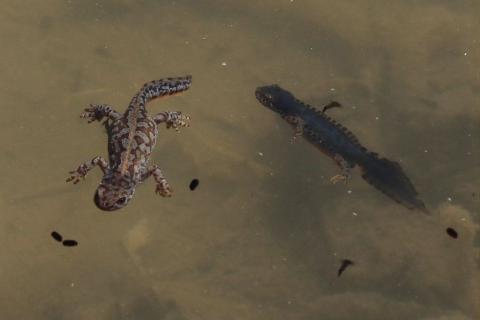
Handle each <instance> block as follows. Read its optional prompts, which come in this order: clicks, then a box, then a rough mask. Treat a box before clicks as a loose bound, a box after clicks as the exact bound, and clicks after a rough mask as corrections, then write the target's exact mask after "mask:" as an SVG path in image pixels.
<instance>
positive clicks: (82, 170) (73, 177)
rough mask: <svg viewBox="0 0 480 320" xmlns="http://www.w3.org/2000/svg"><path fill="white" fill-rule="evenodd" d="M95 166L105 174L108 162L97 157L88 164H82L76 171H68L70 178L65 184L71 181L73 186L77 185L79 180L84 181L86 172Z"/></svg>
mask: <svg viewBox="0 0 480 320" xmlns="http://www.w3.org/2000/svg"><path fill="white" fill-rule="evenodd" d="M97 165H98V166H99V167H100V169H102V171H103V173H104V174H105V172H106V171H107V169H108V162H107V161H106V160H105V159H104V158H102V157H98V156H97V157H95V158H93V159H92V160H90V162H85V163H82V164H81V165H79V166H78V168H77V169H76V170H73V171H70V172H69V173H70V177H68V178H67V180H66V182H70V181H73V184H77V183H78V182H79V181H80V179H82V180H83V179H85V176H86V175H87V174H88V172H89V171H90V170H92V169H93V168H94V167H95V166H97Z"/></svg>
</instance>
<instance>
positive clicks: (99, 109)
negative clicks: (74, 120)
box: [80, 104, 122, 123]
mask: <svg viewBox="0 0 480 320" xmlns="http://www.w3.org/2000/svg"><path fill="white" fill-rule="evenodd" d="M104 117H107V118H109V119H110V120H118V119H120V118H121V117H122V115H121V114H120V113H118V112H117V111H115V110H114V109H113V107H112V106H110V105H108V104H90V106H89V107H88V108H85V111H84V112H83V113H82V114H81V115H80V118H84V119H88V123H91V122H93V121H102V119H103V118H104Z"/></svg>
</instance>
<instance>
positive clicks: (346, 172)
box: [330, 153, 354, 184]
mask: <svg viewBox="0 0 480 320" xmlns="http://www.w3.org/2000/svg"><path fill="white" fill-rule="evenodd" d="M333 160H334V161H335V162H336V163H337V164H338V165H339V166H340V168H341V170H342V172H341V174H337V175H334V176H333V177H331V178H330V182H332V183H333V184H335V183H337V182H340V181H343V182H344V183H345V184H346V183H347V181H348V179H350V177H351V175H350V171H351V169H352V168H353V166H354V165H353V164H351V163H349V162H348V161H347V160H345V158H343V157H342V156H341V155H339V154H338V153H337V154H335V156H334V157H333Z"/></svg>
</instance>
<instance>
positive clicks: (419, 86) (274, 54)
mask: <svg viewBox="0 0 480 320" xmlns="http://www.w3.org/2000/svg"><path fill="white" fill-rule="evenodd" d="M39 4H40V2H34V1H30V2H28V1H27V2H22V3H20V2H14V1H9V2H6V3H4V4H3V6H2V10H1V11H0V39H1V43H2V48H3V50H2V54H1V55H0V68H1V70H2V72H1V73H0V96H1V98H2V100H1V101H2V102H1V110H2V117H0V122H1V126H0V133H1V135H2V137H3V141H4V143H3V145H2V157H1V158H0V170H1V171H0V173H1V175H0V177H1V181H2V182H1V183H0V212H1V214H0V228H1V232H0V243H1V244H2V247H1V248H2V250H1V252H2V253H1V254H0V284H1V286H0V288H1V296H2V298H1V299H0V315H2V317H1V318H2V319H13V318H17V319H74V320H75V319H387V318H388V319H474V318H478V317H480V303H479V302H478V301H479V300H478V297H479V295H480V271H479V259H480V256H479V244H480V240H479V239H480V238H479V236H478V227H479V221H480V219H479V211H480V188H479V186H480V167H479V164H480V157H479V153H478V149H479V147H480V142H479V139H478V137H479V135H480V129H479V125H480V111H479V110H480V108H479V105H480V73H479V71H478V70H479V68H478V66H479V64H480V38H479V36H478V35H479V34H480V23H479V19H478V18H479V14H478V13H479V12H480V5H479V3H478V2H475V1H423V2H422V3H421V4H419V3H418V2H413V1H389V2H388V3H384V4H380V3H379V2H378V1H373V0H361V1H355V2H349V3H348V4H347V3H342V2H338V1H337V2H334V1H318V0H311V1H301V0H294V1H290V0H285V1H283V0H282V1H279V0H277V1H273V0H272V1H241V2H240V1H219V0H218V1H215V0H210V1H193V0H190V1H187V0H186V1H167V2H165V1H131V0H119V1H89V0H88V1H80V0H76V1H74V0H71V1H43V2H42V5H41V6H40V5H39ZM184 74H192V75H193V85H192V88H191V89H190V90H189V91H187V92H185V93H184V94H182V95H179V96H176V97H172V98H168V99H165V100H159V101H155V102H154V103H152V104H151V105H149V109H150V110H151V111H152V113H155V112H159V111H161V110H181V111H183V112H185V113H187V114H188V115H190V116H191V117H192V121H191V127H190V128H186V129H184V130H182V131H181V132H180V133H178V134H177V133H175V132H174V131H172V130H165V129H163V130H161V132H160V137H159V143H158V146H157V148H156V150H155V153H154V156H153V159H152V161H154V162H155V163H156V164H158V165H160V166H161V168H162V169H163V171H164V173H165V174H166V176H167V178H168V179H169V181H170V184H171V185H172V187H173V188H174V190H175V194H174V196H173V197H172V198H171V199H164V198H160V197H158V196H156V195H155V194H154V189H155V186H154V183H153V182H152V181H148V182H147V183H145V184H143V185H141V186H140V187H139V188H138V189H137V193H136V195H135V198H134V200H133V201H132V202H131V203H130V204H129V205H128V206H127V207H126V208H125V209H123V210H121V211H118V212H115V213H110V214H106V213H104V212H101V211H99V210H98V209H97V208H96V207H95V206H94V204H93V201H92V197H93V192H94V190H95V188H96V185H97V184H98V182H99V180H100V178H101V174H100V170H99V169H98V168H97V169H95V170H94V171H93V172H92V173H91V174H90V175H89V176H88V177H87V179H86V180H85V181H83V182H82V183H80V184H78V185H75V186H73V185H68V184H66V183H65V182H64V181H65V178H66V177H67V173H68V171H70V170H72V169H74V168H76V166H78V165H79V164H80V163H82V162H84V161H87V160H89V159H91V158H92V157H93V156H95V155H103V156H106V136H105V133H104V130H103V129H102V127H101V126H100V125H98V124H97V123H94V124H90V125H89V124H87V123H86V121H82V119H80V118H79V117H78V115H79V114H80V113H81V111H82V110H83V108H84V107H85V106H86V105H88V104H89V103H109V104H112V105H114V106H116V108H117V109H118V110H119V111H123V110H124V108H125V107H126V105H127V104H128V102H129V101H130V98H131V97H132V96H133V94H134V93H135V92H136V90H138V89H139V87H140V86H141V85H142V84H143V83H144V82H146V81H149V80H152V79H158V78H161V77H167V76H180V75H184ZM271 83H279V84H280V85H282V86H283V87H285V88H286V89H288V90H290V91H292V92H293V93H294V94H295V95H296V96H297V97H299V98H300V99H302V100H304V101H305V102H308V103H310V104H312V105H318V106H321V105H323V104H325V103H327V102H328V101H330V100H337V101H340V102H342V103H343V104H344V105H345V106H346V107H345V108H342V109H332V110H329V113H330V115H331V116H332V117H334V118H335V119H337V120H338V121H340V122H341V123H343V124H344V125H345V126H346V127H348V128H349V129H350V130H351V131H353V132H354V133H355V134H356V135H357V137H358V138H359V140H360V141H361V142H362V143H363V144H364V145H365V146H367V147H368V148H369V149H371V150H373V151H376V152H378V153H380V154H381V155H383V156H386V157H388V158H390V159H392V160H397V161H401V163H402V166H403V168H404V169H405V171H406V172H407V174H408V176H409V177H410V179H411V180H412V181H413V183H414V184H415V186H416V188H417V189H418V191H419V192H420V194H421V198H422V199H423V200H424V201H425V203H426V204H427V206H428V207H429V209H430V210H431V211H432V216H430V217H427V216H425V215H423V214H421V213H417V212H413V211H409V210H407V209H404V208H403V207H401V206H399V205H397V204H396V203H394V202H393V201H391V200H390V199H389V198H387V197H385V196H384V195H382V194H381V193H379V192H378V191H376V190H375V189H373V188H372V187H371V186H369V185H368V184H367V183H365V181H363V180H362V179H361V178H360V174H359V172H358V171H355V172H354V175H353V178H352V180H351V181H349V183H348V185H346V186H345V185H342V184H337V185H332V184H330V183H329V180H328V179H329V177H331V176H333V175H334V174H337V173H338V168H337V167H336V166H335V165H334V163H333V162H332V161H331V159H328V158H327V157H325V156H324V155H323V154H321V153H320V152H318V151H317V150H315V149H314V148H313V147H312V146H311V145H308V144H307V143H306V142H305V141H302V140H299V141H298V143H295V144H293V145H292V144H290V143H289V139H290V137H291V136H292V131H291V129H290V128H289V127H288V126H287V124H286V123H284V122H283V121H282V120H281V119H280V118H279V117H278V116H276V115H275V114H273V113H272V112H271V111H269V110H267V109H265V108H264V107H262V106H261V105H260V104H259V103H258V102H257V101H256V100H255V97H254V94H253V91H254V89H255V87H257V86H260V85H265V84H271ZM475 150H477V151H475ZM193 178H198V179H199V180H200V185H199V187H198V188H197V189H196V190H195V191H193V192H192V191H190V190H189V188H188V186H189V183H190V181H191V179H193ZM447 227H453V228H454V229H455V230H456V231H457V232H458V234H459V236H458V239H452V238H450V237H449V236H448V235H447V234H446V232H445V229H446V228H447ZM53 230H56V231H58V232H59V233H61V234H62V235H63V236H64V237H65V238H69V239H75V240H77V241H78V243H79V245H78V246H77V247H72V248H66V247H63V246H61V245H60V244H59V243H58V242H55V241H54V240H53V239H52V238H51V237H50V233H51V232H52V231H53ZM342 259H350V260H353V261H354V262H355V264H354V265H353V266H350V267H349V268H348V269H346V270H345V272H344V273H343V274H342V276H341V277H340V278H339V277H337V270H338V268H339V266H340V263H341V260H342Z"/></svg>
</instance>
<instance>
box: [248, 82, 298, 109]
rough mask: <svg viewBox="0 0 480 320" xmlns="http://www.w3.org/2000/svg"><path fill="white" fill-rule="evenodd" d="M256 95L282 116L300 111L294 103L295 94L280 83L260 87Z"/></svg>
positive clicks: (262, 102)
mask: <svg viewBox="0 0 480 320" xmlns="http://www.w3.org/2000/svg"><path fill="white" fill-rule="evenodd" d="M255 97H256V98H257V100H258V101H259V102H260V103H261V104H263V105H264V106H265V107H267V108H269V109H271V110H272V111H275V112H277V113H279V114H281V115H282V116H285V115H295V114H296V113H298V110H296V108H295V106H296V104H295V103H294V102H295V101H296V99H295V97H294V96H293V94H291V93H290V92H288V91H287V90H285V89H282V88H280V87H279V86H278V85H276V84H274V85H270V86H264V87H258V88H257V89H256V90H255Z"/></svg>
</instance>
